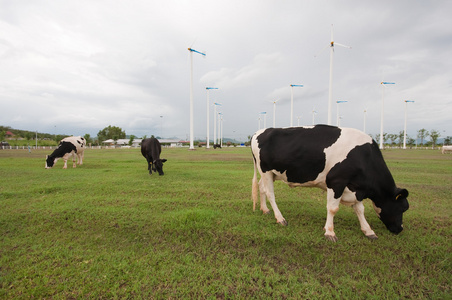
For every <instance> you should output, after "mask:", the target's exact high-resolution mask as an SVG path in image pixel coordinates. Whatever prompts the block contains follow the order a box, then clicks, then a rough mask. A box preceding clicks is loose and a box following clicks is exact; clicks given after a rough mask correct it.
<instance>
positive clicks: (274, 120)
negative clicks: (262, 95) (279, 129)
mask: <svg viewBox="0 0 452 300" xmlns="http://www.w3.org/2000/svg"><path fill="white" fill-rule="evenodd" d="M279 100H280V99H278V100H275V101H273V128H276V125H275V124H276V102H278V101H279Z"/></svg>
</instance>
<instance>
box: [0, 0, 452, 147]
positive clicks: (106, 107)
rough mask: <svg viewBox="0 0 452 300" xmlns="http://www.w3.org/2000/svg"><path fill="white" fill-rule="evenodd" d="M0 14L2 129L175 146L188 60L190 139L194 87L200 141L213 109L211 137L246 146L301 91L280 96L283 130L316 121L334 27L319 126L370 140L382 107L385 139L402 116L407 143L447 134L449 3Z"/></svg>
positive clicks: (410, 0)
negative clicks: (114, 133) (156, 140)
mask: <svg viewBox="0 0 452 300" xmlns="http://www.w3.org/2000/svg"><path fill="white" fill-rule="evenodd" d="M0 7H1V9H0V108H1V116H0V125H3V126H10V127H12V128H15V129H23V130H31V131H38V132H46V133H51V134H67V135H85V134H90V135H91V136H92V137H94V136H96V135H97V133H98V132H99V131H100V130H102V129H103V128H105V127H107V126H109V125H112V126H118V127H120V128H122V129H123V130H124V131H125V132H126V134H127V135H132V134H133V135H135V136H138V137H142V136H144V135H147V136H148V137H149V136H150V135H155V136H161V137H166V138H170V137H177V138H180V139H186V140H188V139H189V128H190V121H189V105H190V70H191V59H190V57H191V56H192V58H193V102H194V137H195V139H205V138H206V128H207V116H206V113H207V107H206V105H207V103H206V102H207V91H206V87H217V88H218V90H211V91H210V92H209V93H210V94H209V100H210V103H209V119H210V124H209V125H210V126H209V127H210V139H213V127H214V125H213V117H214V107H213V103H214V102H215V103H221V106H218V112H221V113H222V117H223V135H224V137H228V138H234V139H238V140H242V141H243V140H246V139H247V138H248V136H250V135H252V134H253V133H254V132H255V131H257V130H258V129H259V126H260V127H261V128H262V127H264V122H265V125H266V126H267V127H272V126H273V120H275V126H276V127H287V126H289V125H290V99H291V88H290V85H291V84H300V85H303V87H294V88H293V99H294V116H293V123H294V125H298V124H300V125H312V123H313V121H314V122H315V123H323V124H326V123H327V121H328V117H327V115H328V113H327V112H328V93H329V78H330V47H329V45H330V42H331V29H332V28H333V33H334V42H335V43H337V44H336V45H335V48H334V49H335V50H334V53H333V58H334V59H333V62H334V63H333V73H332V78H333V81H332V101H333V104H332V106H331V108H332V109H331V115H332V125H336V122H337V118H336V117H337V108H339V116H340V125H341V126H343V127H353V128H357V129H360V130H364V129H365V131H366V133H369V134H371V135H373V136H374V137H375V135H376V134H378V133H379V132H380V125H381V111H382V102H383V100H384V132H385V133H393V134H397V133H399V132H400V131H403V128H404V122H405V111H406V112H407V133H408V135H409V136H411V137H415V136H416V135H417V132H418V130H419V129H426V130H428V131H431V130H436V131H438V132H439V133H440V136H441V137H446V136H452V125H451V121H452V60H451V54H450V53H451V49H452V18H450V12H451V11H452V2H450V1H417V0H401V1H388V0H383V1H325V0H319V1H303V0H298V1H265V0H264V1H253V0H251V1H243V0H239V1H236V0H227V1H221V0H220V1H208V0H205V1H197V0H191V1H144V0H143V1H137V0H128V1H120V0H117V1H104V0H96V1H92V0H79V1H46V0H34V1H15V0H0ZM338 43H340V44H343V45H347V46H351V47H352V48H351V49H350V48H345V47H340V46H339V45H338ZM189 47H191V48H193V49H195V50H197V51H200V52H203V53H205V54H206V56H205V57H204V56H202V55H200V54H198V53H193V54H192V55H191V54H190V51H188V48H189ZM382 81H385V82H394V83H395V84H394V85H384V86H383V85H382V84H381V82H382ZM383 90H384V91H383ZM276 100H278V102H277V103H276V104H273V102H274V101H276ZM405 100H411V101H414V103H412V102H409V103H406V102H405ZM336 101H347V102H344V103H340V104H337V103H336ZM274 107H276V113H275V114H274ZM313 111H315V112H316V113H315V114H314V120H313V113H312V112H313ZM262 112H266V114H265V117H264V115H263V114H260V113H262ZM259 119H261V120H260V121H259ZM264 119H265V120H264ZM364 126H365V128H364Z"/></svg>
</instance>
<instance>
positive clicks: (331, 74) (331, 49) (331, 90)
mask: <svg viewBox="0 0 452 300" xmlns="http://www.w3.org/2000/svg"><path fill="white" fill-rule="evenodd" d="M335 45H338V46H341V47H345V48H349V49H351V48H352V47H350V46H346V45H342V44H339V43H335V42H334V39H333V24H331V42H330V45H329V47H330V85H329V91H328V125H331V106H332V105H333V104H332V103H333V54H334V46H335ZM327 47H328V46H327ZM325 49H326V47H325V48H323V49H322V51H323V50H325ZM322 51H321V52H322Z"/></svg>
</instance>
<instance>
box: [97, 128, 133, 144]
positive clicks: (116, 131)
mask: <svg viewBox="0 0 452 300" xmlns="http://www.w3.org/2000/svg"><path fill="white" fill-rule="evenodd" d="M97 137H98V138H99V142H103V141H105V140H108V139H113V140H115V141H117V140H118V139H125V138H126V132H125V131H123V130H122V129H121V128H119V127H116V126H111V125H108V127H105V128H104V129H102V130H100V131H99V132H98V133H97Z"/></svg>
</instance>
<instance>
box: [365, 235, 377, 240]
mask: <svg viewBox="0 0 452 300" xmlns="http://www.w3.org/2000/svg"><path fill="white" fill-rule="evenodd" d="M366 236H367V238H369V239H371V240H376V239H378V236H377V235H376V234H371V235H366Z"/></svg>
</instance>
